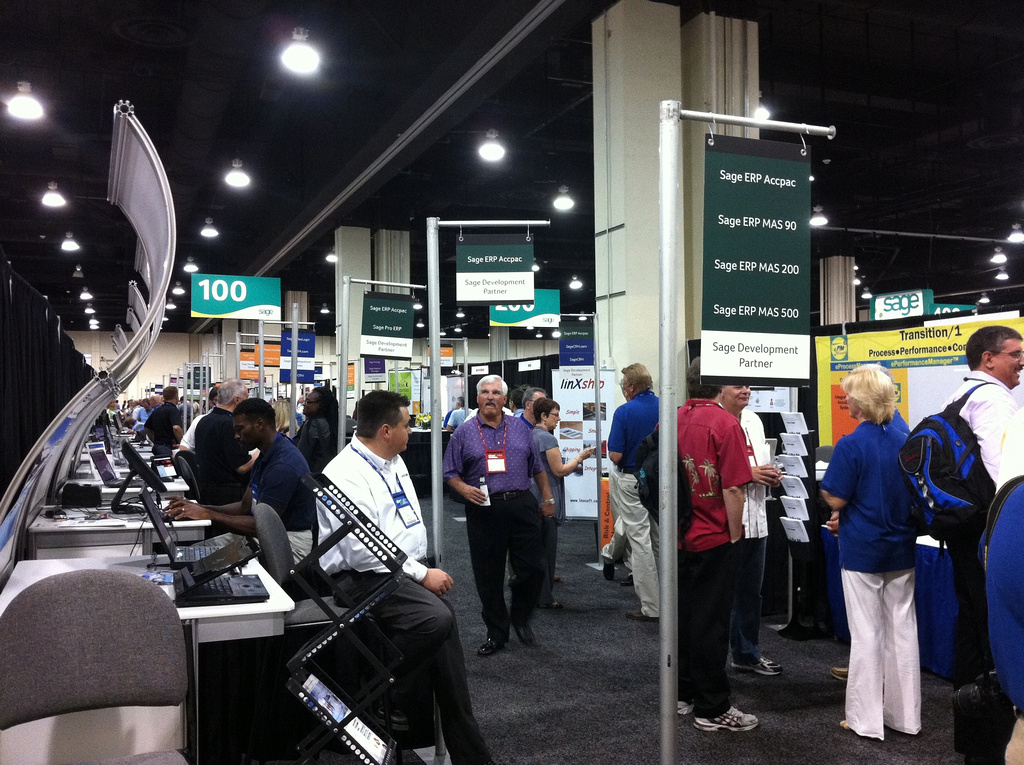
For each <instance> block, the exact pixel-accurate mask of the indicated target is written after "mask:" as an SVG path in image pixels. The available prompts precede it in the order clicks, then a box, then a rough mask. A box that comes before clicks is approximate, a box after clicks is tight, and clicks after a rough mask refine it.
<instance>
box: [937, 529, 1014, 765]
mask: <svg viewBox="0 0 1024 765" xmlns="http://www.w3.org/2000/svg"><path fill="white" fill-rule="evenodd" d="M983 532H984V528H982V527H981V526H977V527H975V528H972V529H970V530H969V531H966V532H964V533H963V534H961V535H958V536H956V537H955V538H950V539H948V540H946V550H947V551H948V552H949V558H950V561H951V562H952V564H953V588H954V590H955V591H956V601H957V606H958V609H959V610H958V613H957V617H956V634H955V636H954V654H953V688H954V689H955V688H959V687H960V686H962V685H967V684H968V683H973V682H974V681H975V680H976V679H977V677H978V675H980V674H981V673H982V672H985V671H986V670H990V669H992V667H993V664H992V658H991V651H990V649H989V644H988V600H987V599H986V595H985V569H984V567H983V566H982V565H981V561H980V560H979V559H978V543H979V541H980V540H981V535H982V533H983ZM1014 722H1015V720H1014V718H1013V715H1012V714H1008V715H1006V716H1003V717H992V716H989V715H986V716H985V717H969V716H967V715H964V714H963V713H961V712H960V711H959V710H957V709H956V707H954V708H953V748H954V749H955V750H956V751H957V752H959V753H960V754H964V755H971V756H992V757H993V758H997V759H998V761H999V762H1002V758H1003V753H1004V752H1005V751H1006V745H1007V744H1008V743H1009V741H1010V736H1011V734H1012V733H1013V725H1014ZM993 761H996V759H994V760H993Z"/></svg>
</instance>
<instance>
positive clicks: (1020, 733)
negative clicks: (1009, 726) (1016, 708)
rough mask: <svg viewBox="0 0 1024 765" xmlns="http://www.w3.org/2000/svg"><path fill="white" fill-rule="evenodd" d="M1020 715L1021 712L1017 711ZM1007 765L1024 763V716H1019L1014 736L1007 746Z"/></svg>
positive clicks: (1022, 764) (1014, 728) (1023, 764)
mask: <svg viewBox="0 0 1024 765" xmlns="http://www.w3.org/2000/svg"><path fill="white" fill-rule="evenodd" d="M1017 714H1018V715H1020V712H1018V713H1017ZM1006 765H1024V718H1021V717H1019V716H1018V717H1017V724H1016V725H1014V726H1013V736H1011V737H1010V743H1009V744H1007V746H1006Z"/></svg>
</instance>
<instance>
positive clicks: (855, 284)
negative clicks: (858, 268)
mask: <svg viewBox="0 0 1024 765" xmlns="http://www.w3.org/2000/svg"><path fill="white" fill-rule="evenodd" d="M853 286H854V287H859V286H860V279H858V278H856V277H854V279H853Z"/></svg>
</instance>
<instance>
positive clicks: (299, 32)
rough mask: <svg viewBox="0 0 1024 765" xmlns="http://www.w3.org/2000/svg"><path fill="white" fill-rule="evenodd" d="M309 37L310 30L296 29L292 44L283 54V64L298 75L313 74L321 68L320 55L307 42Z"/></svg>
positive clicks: (293, 33)
mask: <svg viewBox="0 0 1024 765" xmlns="http://www.w3.org/2000/svg"><path fill="white" fill-rule="evenodd" d="M308 37H309V31H308V30H306V29H303V28H302V27H295V30H294V31H293V32H292V42H291V44H290V45H289V46H288V47H287V48H285V49H284V51H283V52H282V53H281V63H282V64H284V65H285V67H286V68H288V69H291V70H292V71H293V72H295V73H296V74H311V73H313V72H315V71H316V69H317V67H318V66H320V54H319V53H317V52H316V48H314V47H313V46H312V45H310V44H309V43H308V42H306V38H308Z"/></svg>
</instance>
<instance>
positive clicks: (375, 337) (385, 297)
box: [359, 292, 413, 359]
mask: <svg viewBox="0 0 1024 765" xmlns="http://www.w3.org/2000/svg"><path fill="white" fill-rule="evenodd" d="M412 306H413V298H412V296H410V295H398V294H394V293H390V292H367V293H366V294H365V295H363V335H362V338H361V339H360V343H359V355H360V356H378V357H384V358H389V359H411V358H412V324H413V308H412Z"/></svg>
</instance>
